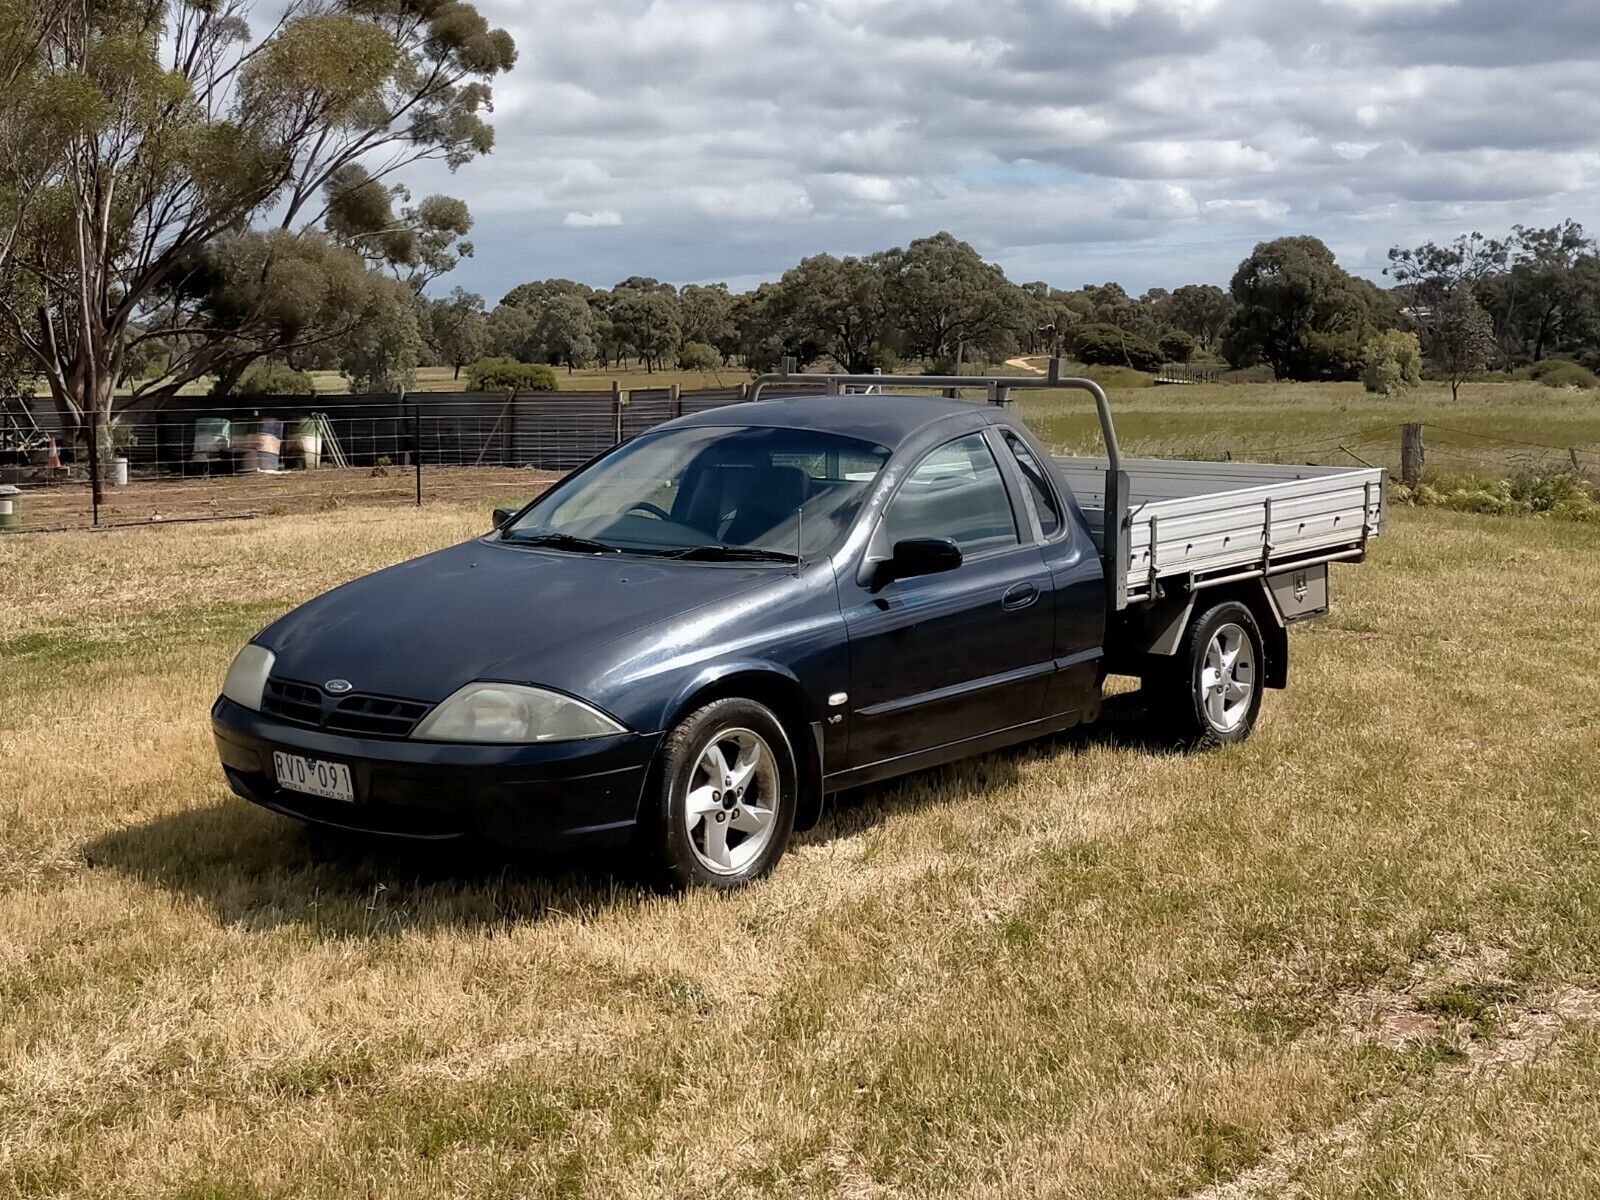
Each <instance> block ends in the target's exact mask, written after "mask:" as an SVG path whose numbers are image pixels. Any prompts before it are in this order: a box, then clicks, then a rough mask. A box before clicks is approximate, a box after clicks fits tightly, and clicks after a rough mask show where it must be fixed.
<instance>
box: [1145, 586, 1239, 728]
mask: <svg viewBox="0 0 1600 1200" xmlns="http://www.w3.org/2000/svg"><path fill="white" fill-rule="evenodd" d="M1265 662H1266V654H1265V649H1264V647H1263V643H1262V638H1261V627H1260V626H1259V625H1257V624H1256V619H1255V615H1254V614H1253V613H1252V612H1251V611H1250V610H1249V609H1248V608H1247V607H1245V606H1244V605H1243V604H1240V603H1238V602H1237V601H1234V600H1229V601H1227V602H1225V603H1223V604H1218V605H1216V606H1215V607H1213V608H1209V609H1207V610H1206V611H1205V612H1202V613H1199V614H1198V615H1196V616H1195V617H1194V618H1193V619H1192V620H1191V621H1190V622H1189V628H1188V629H1187V630H1186V631H1185V633H1184V636H1183V641H1182V643H1181V644H1180V645H1179V647H1178V653H1177V654H1176V655H1174V656H1173V657H1172V658H1171V659H1168V660H1166V661H1165V662H1163V664H1162V665H1161V667H1160V668H1159V669H1158V670H1157V671H1156V672H1155V674H1154V677H1153V678H1152V679H1150V680H1147V681H1146V684H1147V690H1148V691H1149V692H1150V698H1151V716H1152V718H1153V719H1154V720H1155V722H1156V723H1157V731H1158V732H1159V733H1161V734H1163V735H1167V736H1171V737H1174V738H1175V739H1176V740H1177V741H1178V742H1179V743H1180V744H1182V745H1185V746H1189V747H1193V748H1195V749H1205V748H1208V747H1211V746H1224V745H1227V744H1229V743H1230V742H1242V741H1243V740H1244V739H1245V738H1247V737H1249V736H1250V731H1251V730H1252V729H1254V728H1255V723H1256V717H1257V716H1258V715H1259V713H1260V712H1261V692H1262V675H1263V667H1264V665H1265Z"/></svg>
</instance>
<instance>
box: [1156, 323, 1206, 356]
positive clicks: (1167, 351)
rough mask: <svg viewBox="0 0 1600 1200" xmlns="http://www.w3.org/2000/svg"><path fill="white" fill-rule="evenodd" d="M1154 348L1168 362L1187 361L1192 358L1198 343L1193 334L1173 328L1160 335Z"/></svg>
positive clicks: (1197, 348) (1198, 345) (1198, 346)
mask: <svg viewBox="0 0 1600 1200" xmlns="http://www.w3.org/2000/svg"><path fill="white" fill-rule="evenodd" d="M1156 348H1157V349H1158V350H1160V351H1161V357H1162V358H1164V359H1166V360H1167V361H1168V362H1174V363H1187V362H1189V361H1190V360H1191V359H1193V358H1194V356H1195V352H1196V351H1197V350H1199V348H1200V344H1199V342H1198V341H1197V340H1196V339H1195V337H1194V335H1193V334H1191V333H1185V332H1184V331H1183V330H1181V329H1174V330H1171V331H1169V332H1167V333H1164V334H1162V335H1161V340H1160V341H1159V342H1157V343H1156Z"/></svg>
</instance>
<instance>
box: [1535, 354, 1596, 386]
mask: <svg viewBox="0 0 1600 1200" xmlns="http://www.w3.org/2000/svg"><path fill="white" fill-rule="evenodd" d="M1524 375H1525V376H1526V377H1527V378H1529V379H1531V380H1534V381H1535V382H1537V383H1542V384H1544V386H1545V387H1550V388H1578V389H1579V390H1581V391H1586V392H1587V391H1593V390H1594V389H1595V388H1597V387H1600V379H1597V378H1596V377H1595V373H1594V372H1593V371H1591V370H1589V368H1588V367H1585V366H1583V365H1582V364H1581V363H1575V362H1568V361H1567V360H1566V359H1561V358H1547V359H1545V360H1544V361H1543V362H1539V363H1535V364H1534V365H1533V366H1531V367H1529V368H1528V369H1527V371H1525V372H1524Z"/></svg>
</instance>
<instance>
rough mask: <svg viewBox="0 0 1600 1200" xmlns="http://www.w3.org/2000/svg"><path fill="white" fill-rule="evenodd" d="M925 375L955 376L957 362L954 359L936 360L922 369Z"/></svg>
mask: <svg viewBox="0 0 1600 1200" xmlns="http://www.w3.org/2000/svg"><path fill="white" fill-rule="evenodd" d="M922 373H923V374H924V375H955V374H957V373H958V372H957V371H956V360H955V359H953V358H935V359H933V360H932V361H930V362H928V363H927V364H925V365H924V366H923V368H922Z"/></svg>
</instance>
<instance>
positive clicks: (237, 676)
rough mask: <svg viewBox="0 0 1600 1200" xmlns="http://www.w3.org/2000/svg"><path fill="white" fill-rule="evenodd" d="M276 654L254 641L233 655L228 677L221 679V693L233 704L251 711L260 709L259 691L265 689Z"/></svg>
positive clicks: (276, 657)
mask: <svg viewBox="0 0 1600 1200" xmlns="http://www.w3.org/2000/svg"><path fill="white" fill-rule="evenodd" d="M277 661H278V656H277V655H276V654H274V653H273V652H272V651H271V650H268V649H267V648H266V647H265V646H258V645H256V644H255V643H254V642H251V643H250V645H248V646H246V647H245V648H244V649H243V650H241V651H239V653H238V654H236V655H235V656H234V659H233V666H231V667H229V668H228V677H227V678H226V679H224V680H223V681H222V694H223V695H224V696H226V697H227V698H228V699H229V700H232V701H233V702H234V703H235V704H241V705H243V706H244V707H245V708H248V709H250V710H251V711H252V712H260V711H261V693H262V692H263V691H264V690H265V689H266V686H267V676H268V675H270V674H272V664H273V663H275V662H277Z"/></svg>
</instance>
